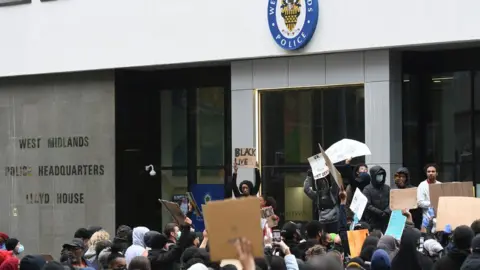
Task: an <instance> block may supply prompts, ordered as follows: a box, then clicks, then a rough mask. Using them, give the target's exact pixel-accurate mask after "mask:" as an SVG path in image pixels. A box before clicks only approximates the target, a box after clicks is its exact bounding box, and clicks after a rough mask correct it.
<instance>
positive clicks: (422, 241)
mask: <svg viewBox="0 0 480 270" xmlns="http://www.w3.org/2000/svg"><path fill="white" fill-rule="evenodd" d="M424 241H425V238H424V237H423V236H422V237H420V239H419V240H418V247H417V250H418V251H420V252H423V243H424Z"/></svg>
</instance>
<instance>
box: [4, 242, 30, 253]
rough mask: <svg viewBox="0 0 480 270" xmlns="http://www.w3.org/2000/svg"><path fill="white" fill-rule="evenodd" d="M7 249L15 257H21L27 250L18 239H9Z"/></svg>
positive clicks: (6, 244)
mask: <svg viewBox="0 0 480 270" xmlns="http://www.w3.org/2000/svg"><path fill="white" fill-rule="evenodd" d="M5 249H6V250H9V251H12V252H13V254H15V255H20V254H22V252H23V251H24V250H25V248H24V247H23V245H22V244H20V241H18V239H16V238H9V239H8V240H7V241H6V242H5Z"/></svg>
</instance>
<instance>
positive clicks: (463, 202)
mask: <svg viewBox="0 0 480 270" xmlns="http://www.w3.org/2000/svg"><path fill="white" fill-rule="evenodd" d="M478 209H480V199H479V198H472V197H440V198H439V200H438V212H437V224H436V225H437V226H436V228H437V231H443V230H444V229H445V226H446V225H448V224H449V225H450V226H452V230H455V228H456V227H458V226H461V225H467V226H470V224H472V222H474V221H475V220H477V219H479V218H480V211H478Z"/></svg>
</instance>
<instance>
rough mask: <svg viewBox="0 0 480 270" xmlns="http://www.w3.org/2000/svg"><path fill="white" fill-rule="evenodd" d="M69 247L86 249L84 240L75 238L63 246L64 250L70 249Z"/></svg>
mask: <svg viewBox="0 0 480 270" xmlns="http://www.w3.org/2000/svg"><path fill="white" fill-rule="evenodd" d="M69 247H73V248H81V249H84V248H85V244H84V243H83V240H82V239H80V238H73V240H72V241H71V242H68V243H65V244H63V248H69Z"/></svg>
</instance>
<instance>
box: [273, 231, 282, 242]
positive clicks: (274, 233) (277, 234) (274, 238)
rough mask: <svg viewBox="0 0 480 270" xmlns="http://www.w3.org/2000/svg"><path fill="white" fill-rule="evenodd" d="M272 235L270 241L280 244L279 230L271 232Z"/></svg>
mask: <svg viewBox="0 0 480 270" xmlns="http://www.w3.org/2000/svg"><path fill="white" fill-rule="evenodd" d="M272 235H273V239H272V240H273V242H276V243H279V242H282V235H281V233H280V230H273V231H272Z"/></svg>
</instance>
